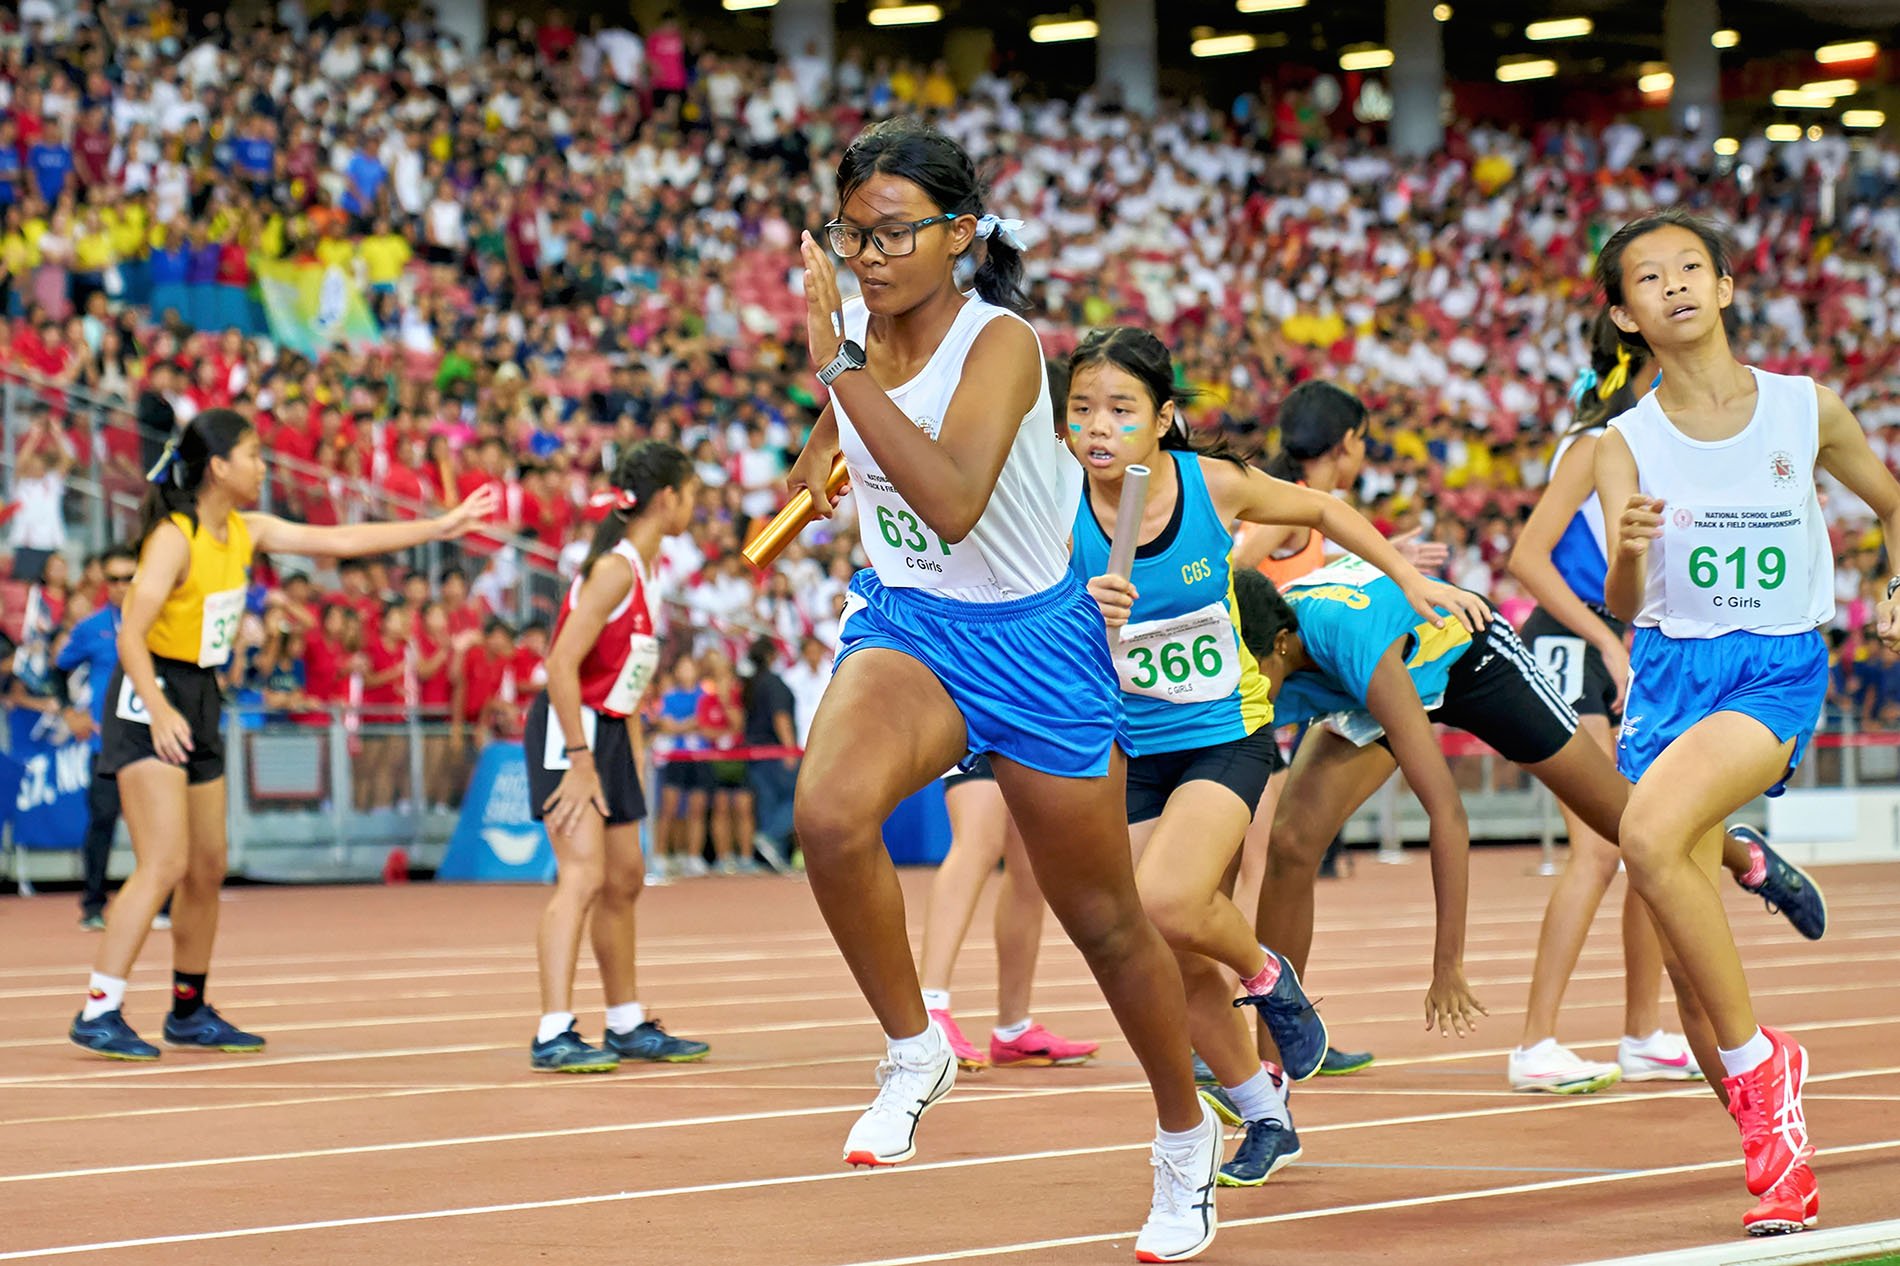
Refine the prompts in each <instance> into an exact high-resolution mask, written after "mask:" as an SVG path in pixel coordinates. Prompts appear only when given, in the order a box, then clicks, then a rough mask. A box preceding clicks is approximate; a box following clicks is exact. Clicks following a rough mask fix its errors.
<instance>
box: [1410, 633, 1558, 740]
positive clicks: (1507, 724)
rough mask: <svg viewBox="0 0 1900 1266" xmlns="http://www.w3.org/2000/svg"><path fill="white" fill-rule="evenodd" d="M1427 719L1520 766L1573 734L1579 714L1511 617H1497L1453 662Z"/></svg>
mask: <svg viewBox="0 0 1900 1266" xmlns="http://www.w3.org/2000/svg"><path fill="white" fill-rule="evenodd" d="M1431 718H1432V720H1434V721H1436V722H1438V723H1439V724H1441V725H1449V726H1451V727H1452V728H1453V729H1456V730H1463V731H1464V732H1465V733H1467V734H1469V735H1471V736H1473V737H1474V738H1477V739H1479V740H1480V741H1482V742H1484V743H1486V744H1488V745H1489V746H1490V747H1491V748H1492V749H1493V750H1495V751H1496V752H1497V754H1498V755H1500V756H1502V757H1503V758H1504V759H1505V760H1508V761H1511V762H1512V763H1513V764H1518V765H1535V764H1537V763H1538V762H1539V761H1546V760H1549V759H1550V758H1551V757H1553V756H1555V755H1556V754H1557V753H1558V752H1560V751H1562V750H1563V747H1564V744H1566V743H1568V742H1569V741H1570V736H1571V735H1573V734H1575V733H1576V732H1577V714H1576V713H1575V712H1574V711H1572V710H1571V707H1570V705H1569V704H1567V703H1565V702H1564V701H1563V698H1562V697H1561V696H1560V695H1559V694H1558V693H1557V687H1555V686H1553V685H1551V683H1550V678H1548V677H1546V676H1544V674H1543V673H1542V672H1540V671H1539V670H1538V667H1537V661H1536V660H1534V659H1532V658H1531V652H1530V648H1529V647H1527V646H1525V645H1524V643H1523V642H1521V641H1519V640H1518V636H1517V630H1516V629H1514V628H1512V627H1511V624H1510V621H1508V620H1504V619H1499V618H1495V617H1494V618H1493V619H1492V621H1491V623H1490V624H1489V625H1487V626H1486V627H1485V631H1484V633H1483V635H1482V636H1480V637H1478V638H1476V639H1474V640H1473V641H1472V644H1471V646H1470V647H1469V648H1468V649H1467V650H1466V651H1465V653H1464V654H1463V655H1461V656H1459V657H1458V662H1457V663H1455V664H1453V665H1452V666H1451V677H1450V679H1449V680H1448V681H1447V682H1446V683H1445V701H1444V702H1443V703H1442V704H1440V705H1439V706H1438V707H1437V708H1435V709H1433V710H1432V712H1431ZM1380 741H1381V742H1384V741H1385V740H1383V739H1381V740H1380Z"/></svg>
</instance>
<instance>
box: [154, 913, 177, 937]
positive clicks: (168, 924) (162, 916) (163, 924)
mask: <svg viewBox="0 0 1900 1266" xmlns="http://www.w3.org/2000/svg"><path fill="white" fill-rule="evenodd" d="M171 930H172V916H171V915H169V914H166V913H165V912H164V911H163V910H160V911H159V912H158V917H156V918H154V919H153V920H152V931H154V932H169V931H171Z"/></svg>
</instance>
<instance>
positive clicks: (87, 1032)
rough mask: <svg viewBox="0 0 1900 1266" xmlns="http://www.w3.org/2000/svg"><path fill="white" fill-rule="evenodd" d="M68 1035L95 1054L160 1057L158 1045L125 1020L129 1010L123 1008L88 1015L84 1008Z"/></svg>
mask: <svg viewBox="0 0 1900 1266" xmlns="http://www.w3.org/2000/svg"><path fill="white" fill-rule="evenodd" d="M67 1036H69V1037H71V1038H72V1040H73V1041H74V1042H76V1043H78V1044H79V1045H80V1046H83V1047H85V1048H86V1049H87V1050H89V1051H91V1052H92V1053H93V1054H95V1055H103V1056H105V1057H106V1058H107V1059H123V1060H129V1061H133V1062H136V1063H145V1062H147V1061H150V1060H154V1059H157V1058H158V1048H157V1047H156V1046H153V1045H152V1044H151V1043H150V1042H148V1041H146V1040H145V1039H144V1038H142V1037H140V1036H139V1035H138V1034H136V1033H134V1032H133V1031H132V1026H131V1025H129V1024H127V1023H126V1022H125V1013H124V1012H123V1011H119V1010H113V1011H108V1012H106V1013H105V1014H104V1015H97V1016H94V1017H93V1018H92V1019H90V1020H88V1019H86V1013H85V1012H84V1011H81V1012H80V1013H79V1014H78V1015H76V1016H74V1017H73V1027H72V1032H71V1033H69V1034H68V1035H67Z"/></svg>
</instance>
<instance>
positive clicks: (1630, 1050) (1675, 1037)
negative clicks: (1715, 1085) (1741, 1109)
mask: <svg viewBox="0 0 1900 1266" xmlns="http://www.w3.org/2000/svg"><path fill="white" fill-rule="evenodd" d="M1616 1066H1617V1067H1618V1068H1621V1069H1622V1070H1623V1080H1624V1081H1705V1080H1707V1078H1705V1077H1704V1076H1703V1075H1702V1069H1701V1067H1700V1066H1698V1065H1697V1064H1696V1062H1695V1053H1694V1052H1693V1051H1691V1050H1690V1049H1689V1041H1688V1039H1687V1038H1685V1037H1683V1036H1682V1034H1680V1033H1669V1032H1665V1031H1664V1030H1662V1029H1657V1030H1656V1031H1655V1032H1654V1033H1651V1034H1650V1035H1649V1036H1648V1037H1644V1038H1634V1037H1630V1036H1628V1035H1625V1036H1624V1037H1623V1038H1622V1040H1621V1041H1619V1042H1617V1044H1616Z"/></svg>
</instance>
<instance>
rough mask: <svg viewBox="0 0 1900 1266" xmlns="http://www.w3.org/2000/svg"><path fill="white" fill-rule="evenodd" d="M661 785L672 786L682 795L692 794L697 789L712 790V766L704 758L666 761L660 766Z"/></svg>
mask: <svg viewBox="0 0 1900 1266" xmlns="http://www.w3.org/2000/svg"><path fill="white" fill-rule="evenodd" d="M660 785H661V786H662V787H671V788H672V789H673V790H675V791H677V792H679V793H680V794H681V795H690V794H691V793H693V792H695V791H711V790H712V785H713V777H712V768H711V766H710V765H709V764H708V763H707V762H705V761H703V760H670V761H666V762H664V763H662V764H661V766H660Z"/></svg>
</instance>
